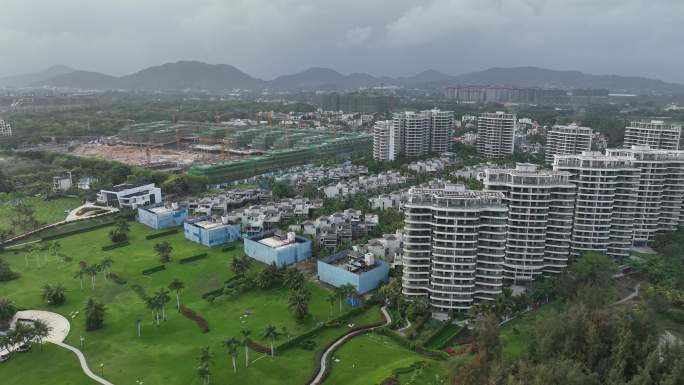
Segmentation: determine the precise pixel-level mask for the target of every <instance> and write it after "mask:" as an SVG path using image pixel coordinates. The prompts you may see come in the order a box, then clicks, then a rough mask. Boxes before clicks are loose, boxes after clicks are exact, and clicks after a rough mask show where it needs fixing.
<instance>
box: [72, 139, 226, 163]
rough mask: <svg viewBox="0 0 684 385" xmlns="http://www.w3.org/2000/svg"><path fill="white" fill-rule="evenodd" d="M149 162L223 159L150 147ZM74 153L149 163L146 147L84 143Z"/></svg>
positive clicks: (217, 155)
mask: <svg viewBox="0 0 684 385" xmlns="http://www.w3.org/2000/svg"><path fill="white" fill-rule="evenodd" d="M149 151H150V156H149V162H151V163H157V162H176V163H182V164H190V163H194V162H215V161H219V160H221V159H222V157H221V154H209V153H203V152H197V151H185V150H181V151H178V150H173V149H167V148H150V149H149ZM71 153H72V154H73V155H79V156H86V157H93V158H101V159H107V160H116V161H119V162H123V163H127V164H131V165H144V164H146V163H148V159H147V150H146V148H145V147H135V146H122V145H111V146H109V145H103V144H82V145H79V146H78V147H76V148H75V149H74V150H73V151H72V152H71Z"/></svg>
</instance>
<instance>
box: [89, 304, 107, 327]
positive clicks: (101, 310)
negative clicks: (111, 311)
mask: <svg viewBox="0 0 684 385" xmlns="http://www.w3.org/2000/svg"><path fill="white" fill-rule="evenodd" d="M105 311H106V309H105V306H104V305H103V304H101V303H99V302H97V301H95V300H94V299H92V298H90V299H89V300H88V303H87V304H86V309H85V313H86V330H87V331H90V330H96V329H99V328H101V327H102V324H103V323H104V315H105Z"/></svg>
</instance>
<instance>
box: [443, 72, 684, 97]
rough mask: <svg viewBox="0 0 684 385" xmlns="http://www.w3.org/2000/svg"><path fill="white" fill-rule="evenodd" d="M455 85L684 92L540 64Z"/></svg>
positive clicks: (477, 75) (462, 78) (476, 75)
mask: <svg viewBox="0 0 684 385" xmlns="http://www.w3.org/2000/svg"><path fill="white" fill-rule="evenodd" d="M451 82H452V83H454V84H464V85H467V84H480V85H482V84H485V85H486V84H490V85H500V86H514V87H540V88H562V89H578V88H593V89H598V88H602V89H608V90H611V91H613V92H634V93H650V92H661V93H662V92H667V93H670V92H671V93H684V85H682V84H674V83H667V82H664V81H661V80H655V79H649V78H644V77H638V76H618V75H591V74H585V73H582V72H579V71H556V70H549V69H544V68H538V67H513V68H490V69H487V70H484V71H478V72H471V73H466V74H463V75H459V76H455V77H454V78H452V79H451Z"/></svg>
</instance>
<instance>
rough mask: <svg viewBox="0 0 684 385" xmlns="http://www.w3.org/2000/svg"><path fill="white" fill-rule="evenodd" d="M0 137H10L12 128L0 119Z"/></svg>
mask: <svg viewBox="0 0 684 385" xmlns="http://www.w3.org/2000/svg"><path fill="white" fill-rule="evenodd" d="M0 136H12V126H11V125H10V124H9V122H6V121H4V120H2V119H0Z"/></svg>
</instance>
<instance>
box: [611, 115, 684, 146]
mask: <svg viewBox="0 0 684 385" xmlns="http://www.w3.org/2000/svg"><path fill="white" fill-rule="evenodd" d="M681 134H682V126H681V125H676V124H671V123H666V122H664V121H662V120H651V121H649V122H646V121H641V122H630V123H629V125H628V126H627V127H625V141H624V147H625V148H631V147H632V146H649V147H650V148H652V149H660V150H678V149H679V141H680V139H681Z"/></svg>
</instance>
